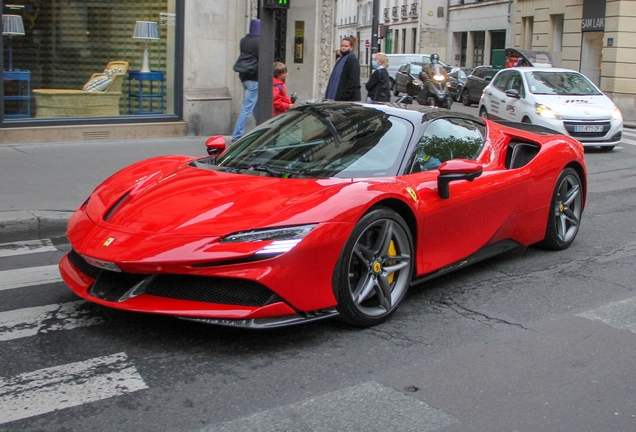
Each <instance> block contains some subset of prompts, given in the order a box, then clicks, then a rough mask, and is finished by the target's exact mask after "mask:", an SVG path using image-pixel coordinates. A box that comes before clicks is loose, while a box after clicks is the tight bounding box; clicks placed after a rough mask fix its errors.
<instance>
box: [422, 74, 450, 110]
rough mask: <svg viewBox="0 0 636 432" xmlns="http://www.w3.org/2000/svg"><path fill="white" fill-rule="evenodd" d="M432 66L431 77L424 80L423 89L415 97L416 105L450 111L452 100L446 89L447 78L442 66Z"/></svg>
mask: <svg viewBox="0 0 636 432" xmlns="http://www.w3.org/2000/svg"><path fill="white" fill-rule="evenodd" d="M432 66H433V76H432V77H429V79H427V80H425V84H424V88H423V89H422V91H420V93H419V94H418V95H417V99H416V100H417V103H419V104H420V105H428V106H435V107H438V108H447V109H450V107H451V105H452V104H453V99H452V98H451V95H450V90H449V88H448V76H447V75H446V73H445V71H444V67H443V66H442V65H440V64H433V65H432ZM422 81H424V80H422Z"/></svg>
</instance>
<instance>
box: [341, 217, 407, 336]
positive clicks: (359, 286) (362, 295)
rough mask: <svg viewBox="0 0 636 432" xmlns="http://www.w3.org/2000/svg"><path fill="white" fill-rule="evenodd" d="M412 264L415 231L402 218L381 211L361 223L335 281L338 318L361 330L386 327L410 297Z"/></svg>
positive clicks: (365, 218) (342, 254)
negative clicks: (387, 321) (404, 300)
mask: <svg viewBox="0 0 636 432" xmlns="http://www.w3.org/2000/svg"><path fill="white" fill-rule="evenodd" d="M413 258H414V254H413V240H412V237H411V231H410V229H409V227H408V225H407V224H406V222H405V221H404V219H403V218H402V217H401V216H400V215H399V214H397V213H396V212H395V211H393V210H390V209H388V208H384V207H379V208H377V209H375V210H372V211H370V212H369V213H367V214H366V215H365V216H364V217H362V219H360V221H359V222H358V223H357V224H356V226H355V228H354V229H353V232H352V233H351V237H349V240H348V241H347V243H346V244H345V247H344V249H343V250H342V252H341V254H340V258H339V260H338V264H337V266H336V270H335V272H334V276H333V287H334V294H335V296H336V300H337V301H338V306H337V309H338V312H339V313H340V316H339V318H340V319H341V320H342V321H345V322H347V323H349V324H353V325H356V326H362V327H369V326H374V325H377V324H381V323H383V322H384V321H386V320H387V319H388V318H389V317H390V316H391V315H393V313H395V311H396V309H397V308H398V306H399V305H400V303H401V302H402V300H403V299H404V297H405V296H406V293H407V291H408V288H409V284H410V282H411V275H412V274H413V263H414V259H413Z"/></svg>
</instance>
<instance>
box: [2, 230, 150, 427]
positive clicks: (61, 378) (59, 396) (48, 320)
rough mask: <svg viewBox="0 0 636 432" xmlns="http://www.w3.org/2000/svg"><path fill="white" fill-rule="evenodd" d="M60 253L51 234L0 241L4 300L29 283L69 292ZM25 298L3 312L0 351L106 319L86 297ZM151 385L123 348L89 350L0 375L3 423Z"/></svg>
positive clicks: (19, 292)
mask: <svg viewBox="0 0 636 432" xmlns="http://www.w3.org/2000/svg"><path fill="white" fill-rule="evenodd" d="M55 252H56V254H54V255H53V256H52V257H51V261H54V263H50V264H47V265H37V266H34V267H19V268H9V267H12V266H15V265H16V264H12V263H11V262H10V260H11V259H15V257H25V256H28V255H30V254H44V253H55ZM59 255H60V251H59V250H58V248H57V247H56V246H55V245H54V244H53V242H52V241H51V240H48V239H47V240H31V241H24V242H14V243H5V244H0V304H3V303H4V304H6V303H7V302H6V301H3V299H9V298H10V297H11V298H12V299H15V298H20V297H21V296H20V294H21V291H22V290H23V289H25V288H27V287H41V286H44V285H46V286H47V287H56V288H57V289H59V290H60V292H61V293H64V294H66V293H67V291H68V289H67V288H66V287H65V286H64V284H63V282H62V279H61V277H60V273H59V270H58V266H57V264H56V263H55V262H56V261H58V260H59ZM20 265H22V266H23V265H24V261H21V262H20ZM52 289H55V288H52ZM26 297H27V300H25V303H26V304H24V307H22V308H17V309H12V310H5V311H2V312H0V352H6V348H5V347H3V345H4V344H7V343H11V342H18V341H22V340H25V341H26V340H27V338H41V337H46V336H47V335H48V334H50V333H52V332H61V331H70V330H74V329H78V328H83V327H90V326H96V325H100V324H103V323H104V319H103V318H102V317H101V316H99V315H97V314H95V311H94V310H90V308H89V307H88V306H89V305H88V303H87V302H85V301H84V300H76V301H71V302H63V303H58V304H47V305H38V306H31V305H29V304H28V303H29V302H30V301H32V300H31V299H30V297H29V296H26ZM36 301H37V300H36ZM34 345H36V344H34ZM28 346H30V344H29V345H28ZM3 358H4V360H5V361H8V359H7V358H5V357H3ZM23 360H26V359H23ZM12 361H16V360H15V359H12ZM19 361H20V359H18V360H17V362H18V363H19ZM147 388H148V386H147V385H146V383H145V382H144V379H143V378H142V377H141V375H140V374H139V372H138V370H137V368H136V365H135V363H134V361H133V360H131V359H129V358H128V356H127V354H126V353H125V352H117V353H114V354H111V355H102V356H97V357H91V356H90V354H88V355H87V356H86V358H85V359H83V360H81V361H74V362H68V363H65V362H63V361H62V362H61V364H59V365H55V366H51V367H46V368H42V369H36V370H28V371H25V372H21V373H18V374H15V375H12V376H2V375H1V374H0V426H1V425H4V424H7V423H10V422H15V421H18V420H23V419H27V418H30V417H33V416H37V415H41V414H46V413H50V412H54V411H57V410H61V409H65V408H70V407H75V406H80V405H83V404H87V403H91V402H96V401H100V400H103V399H107V398H112V397H116V396H121V395H124V394H127V393H131V392H136V391H140V390H144V389H147ZM0 429H2V428H1V427H0Z"/></svg>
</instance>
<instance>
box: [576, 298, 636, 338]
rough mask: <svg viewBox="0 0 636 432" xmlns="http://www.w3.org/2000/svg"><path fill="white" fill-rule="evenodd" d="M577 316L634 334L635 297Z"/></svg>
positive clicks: (635, 321)
mask: <svg viewBox="0 0 636 432" xmlns="http://www.w3.org/2000/svg"><path fill="white" fill-rule="evenodd" d="M577 316H580V317H582V318H587V319H590V320H592V321H600V322H602V323H605V324H607V325H611V326H612V327H614V328H617V329H621V330H627V331H630V332H632V333H634V334H636V297H632V298H629V299H626V300H621V301H617V302H613V303H608V304H606V305H603V306H600V307H598V308H596V309H592V310H590V311H587V312H583V313H580V314H577Z"/></svg>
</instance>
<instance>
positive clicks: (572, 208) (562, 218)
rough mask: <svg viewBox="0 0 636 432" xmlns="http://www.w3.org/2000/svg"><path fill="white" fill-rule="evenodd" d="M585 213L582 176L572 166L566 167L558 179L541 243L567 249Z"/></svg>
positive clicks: (547, 246) (549, 246)
mask: <svg viewBox="0 0 636 432" xmlns="http://www.w3.org/2000/svg"><path fill="white" fill-rule="evenodd" d="M582 214H583V185H582V184H581V177H579V174H578V173H577V172H576V171H575V170H574V169H572V168H566V169H564V170H563V172H561V175H560V176H559V178H558V179H557V182H556V187H555V188H554V193H553V194H552V200H551V202H550V214H549V215H548V226H547V228H546V233H545V238H544V239H543V241H542V242H541V243H540V246H542V247H543V248H545V249H551V250H563V249H567V248H568V247H569V246H570V245H571V244H572V242H573V241H574V238H575V237H576V235H577V233H578V232H579V226H580V224H581V216H582Z"/></svg>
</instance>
